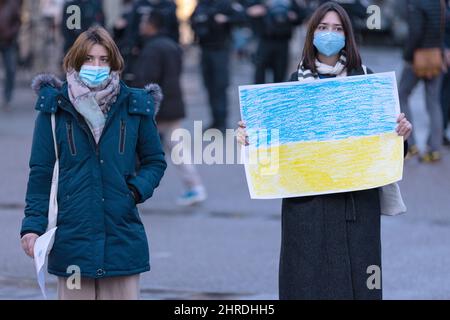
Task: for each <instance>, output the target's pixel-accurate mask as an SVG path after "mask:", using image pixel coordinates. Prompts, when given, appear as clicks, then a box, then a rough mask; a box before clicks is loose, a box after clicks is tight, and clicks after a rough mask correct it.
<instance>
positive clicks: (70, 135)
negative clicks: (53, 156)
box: [66, 121, 77, 156]
mask: <svg viewBox="0 0 450 320" xmlns="http://www.w3.org/2000/svg"><path fill="white" fill-rule="evenodd" d="M66 128H67V139H68V140H69V148H70V154H71V155H72V156H76V155H77V150H76V148H75V141H74V139H73V124H72V121H69V122H67V123H66Z"/></svg>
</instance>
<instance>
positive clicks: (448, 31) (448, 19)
mask: <svg viewBox="0 0 450 320" xmlns="http://www.w3.org/2000/svg"><path fill="white" fill-rule="evenodd" d="M445 47H446V48H447V49H450V1H447V11H446V16H445Z"/></svg>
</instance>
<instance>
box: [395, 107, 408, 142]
mask: <svg viewBox="0 0 450 320" xmlns="http://www.w3.org/2000/svg"><path fill="white" fill-rule="evenodd" d="M397 123H398V125H397V128H396V129H395V131H397V133H398V135H399V136H403V140H404V141H406V140H408V138H409V136H410V135H411V132H412V124H411V122H409V121H408V119H406V116H405V114H404V113H400V115H399V116H398V118H397Z"/></svg>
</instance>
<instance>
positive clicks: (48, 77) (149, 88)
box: [31, 73, 163, 114]
mask: <svg viewBox="0 0 450 320" xmlns="http://www.w3.org/2000/svg"><path fill="white" fill-rule="evenodd" d="M63 84H64V82H63V81H62V80H61V79H59V78H58V77H57V76H56V75H54V74H51V73H42V74H38V75H37V76H35V77H34V78H33V80H32V81H31V89H33V91H34V92H35V93H36V94H37V95H39V91H40V90H41V89H42V88H43V87H44V86H47V85H48V86H51V87H54V88H55V89H57V90H59V89H61V88H62V86H63ZM143 90H145V91H146V92H147V93H148V94H150V95H151V96H152V97H153V101H154V106H155V114H157V113H158V111H159V108H160V106H161V102H162V100H163V93H162V90H161V87H160V86H159V85H157V84H156V83H149V84H147V85H146V86H145V87H144V89H143Z"/></svg>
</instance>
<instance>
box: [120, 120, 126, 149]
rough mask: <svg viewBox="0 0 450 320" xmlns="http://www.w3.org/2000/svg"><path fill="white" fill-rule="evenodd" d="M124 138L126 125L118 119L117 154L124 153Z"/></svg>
mask: <svg viewBox="0 0 450 320" xmlns="http://www.w3.org/2000/svg"><path fill="white" fill-rule="evenodd" d="M125 138H126V123H125V121H124V120H123V119H120V139H119V153H120V154H123V153H124V152H125Z"/></svg>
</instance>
